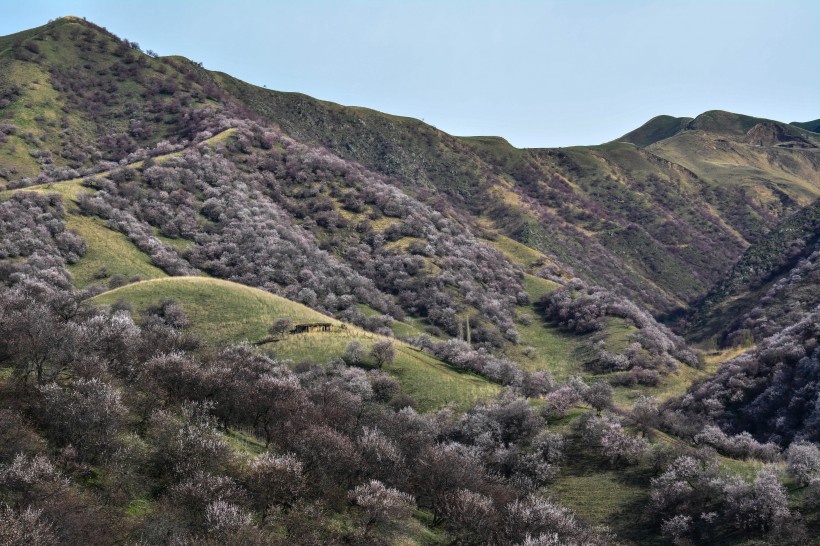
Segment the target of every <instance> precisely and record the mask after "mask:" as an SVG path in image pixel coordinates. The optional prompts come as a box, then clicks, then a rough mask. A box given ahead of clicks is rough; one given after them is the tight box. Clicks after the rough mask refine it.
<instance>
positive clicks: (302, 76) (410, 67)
mask: <svg viewBox="0 0 820 546" xmlns="http://www.w3.org/2000/svg"><path fill="white" fill-rule="evenodd" d="M0 7H2V17H0V35H5V34H10V33H13V32H17V31H19V30H23V29H26V28H31V27H34V26H39V25H41V24H44V23H45V22H46V21H48V20H49V19H52V18H56V17H58V16H61V15H78V16H85V17H87V18H88V19H89V20H90V21H93V22H95V23H97V24H99V25H102V26H105V27H107V28H108V29H109V30H111V31H113V32H114V33H116V34H117V35H119V36H121V37H125V38H128V39H129V40H132V41H137V42H139V43H140V44H141V45H142V47H143V49H148V48H150V49H153V50H155V51H157V52H158V53H160V54H161V55H170V54H180V55H185V56H187V57H189V58H191V59H194V60H196V61H200V62H202V63H203V64H204V66H205V67H206V68H210V69H215V70H222V71H225V72H228V73H230V74H232V75H234V76H236V77H239V78H241V79H243V80H246V81H248V82H251V83H254V84H257V85H267V86H268V87H269V88H271V89H278V90H283V91H300V92H303V93H307V94H309V95H312V96H314V97H317V98H321V99H325V100H331V101H334V102H339V103H342V104H348V105H357V106H367V107H370V108H375V109H377V110H382V111H385V112H389V113H393V114H399V115H406V116H412V117H417V118H422V119H424V120H425V121H426V122H428V123H431V124H433V125H435V126H436V127H439V128H440V129H443V130H445V131H447V132H449V133H452V134H456V135H500V136H503V137H505V138H507V139H508V140H509V141H510V142H512V143H513V144H515V145H517V146H568V145H573V144H594V143H600V142H605V141H608V140H611V139H613V138H616V137H618V136H620V135H621V134H623V133H625V132H627V131H629V130H631V129H633V128H635V127H637V126H639V125H640V124H641V123H643V122H644V121H646V120H647V119H649V118H651V117H652V116H655V115H657V114H671V115H675V116H694V115H697V114H699V113H701V112H703V111H706V110H711V109H723V110H730V111H734V112H740V113H745V114H750V115H756V116H761V117H768V118H774V119H778V120H781V121H787V122H788V121H807V120H811V119H816V118H820V32H818V31H819V30H820V0H746V1H734V0H724V1H721V0H707V1H699V0H697V1H687V0H654V1H651V0H620V1H615V0H607V1H605V0H573V1H571V0H553V1H542V2H536V1H524V0H509V1H501V0H497V1H482V0H472V1H447V0H406V1H390V0H358V1H344V0H336V1H332V0H325V1H322V0H302V1H296V0H290V1H274V0H268V1H263V0H256V1H252V0H233V1H223V2H217V1H208V0H198V1H176V2H174V1H170V0H142V1H139V0H130V1H129V0H121V1H117V0H64V1H57V0H25V1H20V0H15V1H11V0H0Z"/></svg>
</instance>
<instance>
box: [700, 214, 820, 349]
mask: <svg viewBox="0 0 820 546" xmlns="http://www.w3.org/2000/svg"><path fill="white" fill-rule="evenodd" d="M818 261H820V200H818V201H815V202H814V203H813V204H812V205H810V206H808V207H805V208H804V209H802V210H800V211H798V212H796V213H795V214H793V215H792V216H790V217H789V218H787V219H786V220H784V221H783V222H782V223H781V224H780V225H778V226H777V227H776V228H775V229H773V230H772V231H771V232H770V233H768V234H767V235H766V236H765V237H764V238H763V239H761V240H760V241H759V242H758V243H756V244H755V245H753V246H751V247H750V248H749V249H747V250H746V252H744V254H743V255H742V256H741V258H740V259H739V260H738V262H737V263H736V264H735V265H734V266H733V267H732V269H731V271H730V272H729V274H728V275H727V276H726V278H725V279H723V280H722V281H721V282H720V283H719V284H718V285H717V286H716V287H715V288H713V289H712V290H711V291H710V293H709V294H708V295H707V296H706V297H705V298H704V299H703V301H702V302H700V303H699V305H698V306H697V307H696V309H695V311H694V314H693V316H692V319H691V325H690V332H689V335H690V337H691V338H692V339H695V340H698V341H703V340H705V339H707V338H709V337H712V336H714V338H715V340H716V341H717V342H718V343H725V342H727V341H731V342H734V343H740V342H743V341H744V340H746V341H749V340H751V339H754V340H760V339H762V338H764V337H767V336H768V335H771V334H773V333H775V331H777V330H778V329H781V328H784V327H786V326H788V325H789V324H792V323H794V322H798V321H799V320H800V319H801V318H802V317H801V316H800V314H801V313H805V312H809V311H811V310H812V309H813V308H814V306H815V305H817V304H818V303H820V290H818V284H820V274H819V272H820V264H818ZM727 336H728V338H727Z"/></svg>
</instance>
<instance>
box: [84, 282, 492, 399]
mask: <svg viewBox="0 0 820 546" xmlns="http://www.w3.org/2000/svg"><path fill="white" fill-rule="evenodd" d="M163 298H172V299H174V300H176V301H177V302H178V303H179V304H180V305H181V306H182V308H183V309H184V310H185V312H186V313H187V315H188V317H189V319H190V320H191V328H192V330H193V331H194V332H195V333H197V334H200V335H201V336H203V338H204V339H205V340H206V342H207V343H208V344H213V345H218V344H221V343H237V342H243V341H245V342H250V343H258V342H262V341H264V340H266V339H268V338H269V337H270V336H269V334H268V332H267V330H268V327H269V326H270V325H271V324H272V323H273V321H274V320H276V319H279V318H289V319H291V320H293V321H294V322H295V323H296V324H299V323H317V322H327V323H331V324H333V325H334V328H333V330H332V331H331V332H311V333H305V334H290V335H286V336H284V338H283V339H281V340H278V341H271V342H268V343H264V344H263V345H261V347H262V348H263V349H269V350H271V351H272V352H273V353H275V354H276V355H277V356H278V357H280V358H285V359H291V360H294V361H297V362H298V361H301V360H312V361H317V362H325V361H327V360H328V359H330V358H333V357H338V356H340V355H341V354H342V353H343V352H344V350H345V347H347V345H348V344H349V343H350V342H351V341H354V340H355V341H358V342H360V343H362V345H364V346H365V347H366V348H369V347H370V346H371V345H372V344H373V343H375V342H376V341H377V340H379V339H383V338H382V336H378V335H376V334H373V333H370V332H367V331H365V330H362V329H360V328H357V327H355V326H352V325H344V324H343V323H342V322H340V321H338V320H336V319H333V318H331V317H328V316H326V315H323V314H321V313H319V312H317V311H314V310H312V309H310V308H308V307H305V306H304V305H302V304H299V303H296V302H293V301H290V300H287V299H285V298H281V297H279V296H276V295H274V294H271V293H269V292H265V291H263V290H259V289H256V288H251V287H248V286H244V285H241V284H237V283H233V282H230V281H224V280H218V279H211V278H205V277H167V278H163V279H153V280H149V281H142V282H138V283H134V284H130V285H127V286H123V287H120V288H117V289H115V290H111V291H108V292H105V293H103V294H101V295H99V296H97V297H95V298H93V299H92V300H91V301H92V302H93V303H96V304H100V305H110V304H113V303H115V302H117V301H119V300H124V301H127V302H129V303H131V304H132V305H134V306H135V308H136V309H137V310H141V309H144V308H145V307H146V306H148V305H150V304H153V303H157V302H158V301H160V300H161V299H163ZM343 326H344V327H343ZM394 343H395V344H396V348H397V354H396V360H395V363H394V364H393V365H391V366H389V367H387V371H388V372H389V373H391V374H393V375H395V376H396V377H397V378H398V379H399V380H400V382H401V384H402V388H403V390H404V392H406V393H407V394H409V395H410V396H412V397H413V398H414V399H416V401H417V402H418V403H419V405H420V407H421V408H422V409H433V408H438V407H442V406H445V405H448V404H452V405H453V406H454V407H455V408H457V409H460V410H463V409H466V408H467V407H468V406H470V405H472V404H473V403H474V402H475V401H477V400H479V399H483V398H489V397H492V396H494V395H495V394H497V393H498V392H499V390H500V387H499V386H498V385H495V384H493V383H490V382H488V381H486V380H485V379H482V378H480V377H477V376H475V375H472V374H465V373H461V372H458V371H456V370H454V369H452V368H450V367H449V366H447V365H446V364H444V363H442V362H441V361H439V360H436V359H435V358H433V357H431V356H430V355H427V354H426V353H423V352H421V351H419V350H417V349H414V348H412V347H410V346H409V345H407V344H404V343H402V342H399V341H395V342H394Z"/></svg>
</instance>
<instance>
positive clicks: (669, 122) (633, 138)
mask: <svg viewBox="0 0 820 546" xmlns="http://www.w3.org/2000/svg"><path fill="white" fill-rule="evenodd" d="M692 119H693V118H676V117H673V116H656V117H654V118H652V119H650V120H649V121H647V122H646V123H644V124H643V125H641V126H640V127H638V128H637V129H635V130H634V131H630V132H628V133H627V134H625V135H624V136H622V137H621V138H618V139H616V140H617V141H618V142H631V143H632V144H634V145H636V146H640V147H641V148H643V147H645V146H649V145H650V144H654V143H655V142H658V141H660V140H663V139H665V138H669V137H671V136H673V135H675V134H677V133H679V132H680V131H681V130H683V129H684V128H685V127H686V126H687V125H688V124H689V122H690V121H692Z"/></svg>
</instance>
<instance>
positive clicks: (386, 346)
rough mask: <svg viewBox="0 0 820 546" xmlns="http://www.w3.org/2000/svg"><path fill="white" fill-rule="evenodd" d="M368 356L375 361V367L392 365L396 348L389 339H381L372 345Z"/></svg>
mask: <svg viewBox="0 0 820 546" xmlns="http://www.w3.org/2000/svg"><path fill="white" fill-rule="evenodd" d="M370 354H371V355H373V358H375V359H376V366H378V367H379V368H381V367H382V366H384V365H385V364H387V365H388V366H389V365H391V364H393V360H394V359H395V358H396V348H395V347H394V346H393V342H392V341H390V340H389V339H382V340H379V341H377V342H376V343H374V344H373V348H372V349H370Z"/></svg>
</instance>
